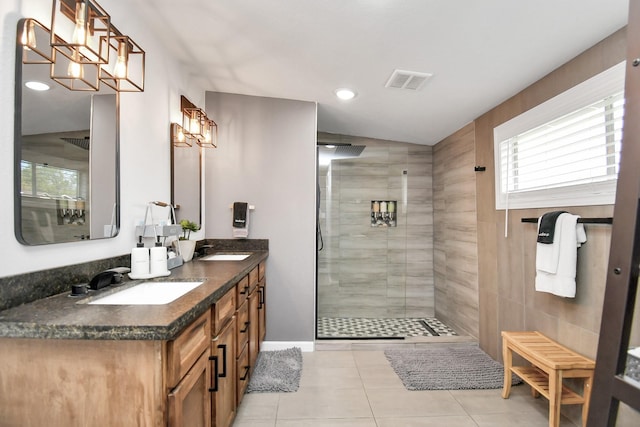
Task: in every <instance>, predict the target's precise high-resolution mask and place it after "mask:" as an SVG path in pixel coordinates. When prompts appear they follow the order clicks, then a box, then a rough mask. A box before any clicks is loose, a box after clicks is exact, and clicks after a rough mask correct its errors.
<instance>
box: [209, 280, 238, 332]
mask: <svg viewBox="0 0 640 427" xmlns="http://www.w3.org/2000/svg"><path fill="white" fill-rule="evenodd" d="M235 312H236V291H235V288H234V289H230V290H229V291H228V292H227V293H226V294H224V296H223V297H222V298H220V299H219V300H218V302H216V303H215V304H214V305H213V308H212V313H211V320H212V322H213V324H212V327H211V330H212V333H213V335H214V336H216V335H218V333H219V332H220V331H221V330H222V328H223V327H224V325H225V324H226V323H227V322H228V321H229V320H230V319H231V318H232V317H233V315H234V313H235Z"/></svg>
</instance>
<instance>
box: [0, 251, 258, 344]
mask: <svg viewBox="0 0 640 427" xmlns="http://www.w3.org/2000/svg"><path fill="white" fill-rule="evenodd" d="M243 252H245V253H247V252H251V256H249V257H248V258H246V259H245V260H242V261H203V260H199V259H194V260H192V261H191V262H188V263H185V264H184V265H182V266H181V267H178V268H174V269H172V270H171V274H170V275H169V276H167V277H161V278H157V279H151V280H156V281H192V280H204V283H203V284H202V285H200V286H198V287H196V288H195V289H193V290H192V291H190V292H188V293H186V294H185V295H183V296H181V297H180V298H178V299H176V300H174V301H173V302H171V303H168V304H165V305H89V304H86V302H88V301H87V300H88V299H96V298H97V297H98V296H104V295H107V294H109V293H113V292H116V291H118V290H119V289H122V288H123V287H129V286H132V285H133V284H135V283H138V282H141V281H139V280H135V281H134V280H128V281H125V282H123V283H122V284H119V285H112V286H109V287H107V288H104V289H101V290H98V291H89V294H88V295H86V296H82V297H71V296H70V292H65V293H63V294H58V295H53V296H51V297H48V298H43V299H39V300H37V301H34V302H31V303H28V304H23V305H20V306H17V307H14V308H10V309H8V310H4V311H0V338H2V337H12V338H55V339H105V340H171V339H173V338H175V337H176V336H177V335H178V333H179V332H180V331H182V329H184V328H185V327H186V326H187V325H189V324H190V323H191V322H192V321H194V320H195V319H196V318H198V317H199V316H200V315H202V314H203V313H204V312H205V311H206V310H208V309H209V307H210V306H211V305H212V304H214V303H215V302H216V301H218V299H219V298H220V297H221V296H222V295H224V294H225V292H227V291H228V290H229V289H231V288H232V287H233V286H234V285H235V284H236V283H237V282H238V280H240V279H241V278H243V277H244V276H246V275H247V274H249V271H251V270H252V269H253V268H254V267H255V266H256V265H258V264H259V263H260V262H261V261H263V260H265V259H266V258H267V256H268V251H266V250H258V251H255V250H254V251H243Z"/></svg>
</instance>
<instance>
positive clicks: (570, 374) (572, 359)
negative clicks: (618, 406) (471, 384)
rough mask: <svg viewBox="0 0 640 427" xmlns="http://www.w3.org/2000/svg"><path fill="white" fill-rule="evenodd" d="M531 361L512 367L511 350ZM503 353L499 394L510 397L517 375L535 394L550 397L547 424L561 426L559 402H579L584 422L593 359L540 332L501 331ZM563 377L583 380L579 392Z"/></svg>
mask: <svg viewBox="0 0 640 427" xmlns="http://www.w3.org/2000/svg"><path fill="white" fill-rule="evenodd" d="M514 352H515V353H517V354H519V355H520V356H521V357H523V358H524V359H526V360H527V361H528V362H530V363H531V366H513V353H514ZM502 355H503V359H504V387H503V389H502V397H503V398H504V399H508V398H509V393H510V392H511V373H512V372H513V373H515V374H516V375H518V376H519V377H520V378H522V380H523V381H524V382H526V383H527V384H529V385H530V386H531V393H532V395H533V396H534V397H538V396H539V395H540V394H541V395H543V396H544V397H546V398H547V399H548V400H549V426H550V427H558V426H559V425H560V407H561V405H577V404H582V425H583V427H584V426H586V424H587V414H588V412H589V399H590V398H591V387H592V385H593V370H594V368H595V362H594V361H593V360H591V359H589V358H586V357H584V356H582V355H580V354H578V353H576V352H574V351H572V350H569V349H568V348H566V347H563V346H562V345H560V344H558V343H557V342H555V341H553V340H551V339H549V338H547V337H546V336H544V335H543V334H541V333H540V332H535V331H534V332H508V331H502ZM564 378H580V379H582V380H583V389H582V395H580V394H578V393H576V392H575V391H573V390H571V389H569V388H568V387H566V386H565V385H564V384H563V379H564Z"/></svg>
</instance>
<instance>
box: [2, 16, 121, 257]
mask: <svg viewBox="0 0 640 427" xmlns="http://www.w3.org/2000/svg"><path fill="white" fill-rule="evenodd" d="M24 21H25V20H21V21H20V22H19V23H18V38H17V40H18V42H17V43H16V67H15V81H16V87H15V126H14V129H15V130H14V132H15V136H14V198H15V203H14V206H15V209H14V226H15V227H14V228H15V235H16V238H17V240H18V241H19V242H20V243H22V244H25V245H44V244H52V243H63V242H73V241H80V240H89V239H101V238H109V237H114V236H115V235H117V233H118V229H119V225H120V208H119V206H120V191H119V190H120V183H119V176H120V174H119V95H118V94H117V93H116V92H115V91H114V90H112V89H111V88H109V87H108V86H106V85H100V87H101V89H100V90H99V91H93V90H91V91H74V90H70V89H68V88H67V87H65V86H63V85H61V84H58V83H57V82H56V81H54V80H52V79H51V77H50V72H51V69H52V65H51V64H50V63H46V62H44V61H43V62H42V63H23V58H24V57H25V54H24V51H25V47H23V45H22V44H21V43H20V40H21V33H22V29H23V28H24ZM35 35H36V36H37V37H42V39H43V40H42V41H40V40H36V42H38V43H39V45H42V46H45V45H46V44H48V42H49V41H48V40H46V38H45V37H48V35H47V34H44V35H41V34H39V33H37V32H36V34H35ZM27 82H40V83H44V84H46V85H47V86H49V89H48V90H41V91H37V90H32V89H29V88H28V87H27V85H26V83H27Z"/></svg>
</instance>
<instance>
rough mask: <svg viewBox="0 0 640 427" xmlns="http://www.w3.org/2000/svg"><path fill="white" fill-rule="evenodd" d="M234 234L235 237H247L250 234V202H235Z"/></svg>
mask: <svg viewBox="0 0 640 427" xmlns="http://www.w3.org/2000/svg"><path fill="white" fill-rule="evenodd" d="M232 225H233V227H232V229H231V231H232V235H233V237H234V238H235V239H246V238H247V237H248V236H249V204H248V203H246V202H234V203H233V224H232Z"/></svg>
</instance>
